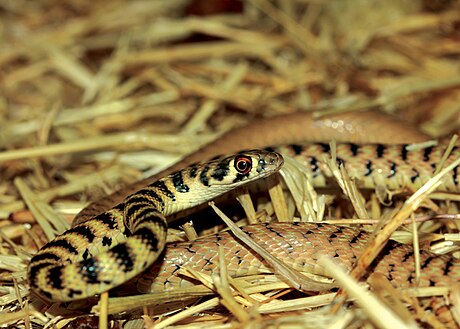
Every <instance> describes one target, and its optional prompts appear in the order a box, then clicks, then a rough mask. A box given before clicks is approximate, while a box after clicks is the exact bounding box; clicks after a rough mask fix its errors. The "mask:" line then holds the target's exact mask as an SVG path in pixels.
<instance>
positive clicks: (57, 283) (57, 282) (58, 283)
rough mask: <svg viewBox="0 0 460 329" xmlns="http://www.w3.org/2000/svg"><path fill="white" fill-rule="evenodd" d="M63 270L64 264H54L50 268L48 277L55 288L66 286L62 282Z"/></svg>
mask: <svg viewBox="0 0 460 329" xmlns="http://www.w3.org/2000/svg"><path fill="white" fill-rule="evenodd" d="M63 270H64V268H63V267H62V266H54V267H51V268H49V269H48V271H47V275H46V278H47V282H48V283H49V284H50V285H51V287H52V288H53V289H57V290H62V289H63V288H64V285H63V282H62V275H63V273H62V272H63Z"/></svg>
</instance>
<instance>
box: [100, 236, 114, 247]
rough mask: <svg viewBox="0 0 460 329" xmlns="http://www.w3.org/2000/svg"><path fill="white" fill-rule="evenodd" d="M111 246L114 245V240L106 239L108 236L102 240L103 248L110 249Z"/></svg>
mask: <svg viewBox="0 0 460 329" xmlns="http://www.w3.org/2000/svg"><path fill="white" fill-rule="evenodd" d="M111 244H112V238H109V237H106V236H105V237H103V238H102V245H103V246H106V247H109V246H110V245H111Z"/></svg>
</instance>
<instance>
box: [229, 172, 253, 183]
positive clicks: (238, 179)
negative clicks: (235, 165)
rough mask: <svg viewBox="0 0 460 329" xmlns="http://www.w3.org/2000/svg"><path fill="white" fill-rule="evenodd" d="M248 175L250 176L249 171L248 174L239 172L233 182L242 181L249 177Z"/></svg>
mask: <svg viewBox="0 0 460 329" xmlns="http://www.w3.org/2000/svg"><path fill="white" fill-rule="evenodd" d="M248 176H249V173H247V174H240V173H237V174H236V177H235V179H234V180H233V183H237V182H240V181H242V180H243V179H245V178H247V177H248Z"/></svg>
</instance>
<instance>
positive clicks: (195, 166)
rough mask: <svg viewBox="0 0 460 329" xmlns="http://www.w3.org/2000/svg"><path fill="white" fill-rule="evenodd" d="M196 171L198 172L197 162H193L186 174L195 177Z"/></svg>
mask: <svg viewBox="0 0 460 329" xmlns="http://www.w3.org/2000/svg"><path fill="white" fill-rule="evenodd" d="M197 173H198V163H194V164H192V165H191V166H190V170H189V172H188V175H189V176H190V178H195V177H196V174H197Z"/></svg>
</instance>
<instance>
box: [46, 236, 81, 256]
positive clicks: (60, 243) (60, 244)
mask: <svg viewBox="0 0 460 329" xmlns="http://www.w3.org/2000/svg"><path fill="white" fill-rule="evenodd" d="M54 247H56V248H64V249H65V250H67V251H68V252H70V253H72V254H74V255H77V254H78V251H77V248H75V247H74V246H72V244H71V243H70V242H69V241H67V240H53V241H51V242H48V243H47V244H46V248H54Z"/></svg>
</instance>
